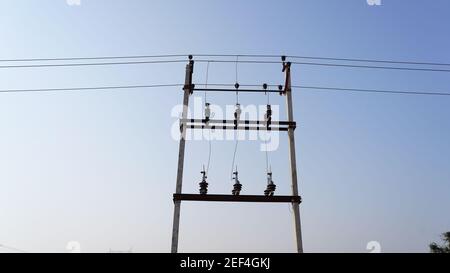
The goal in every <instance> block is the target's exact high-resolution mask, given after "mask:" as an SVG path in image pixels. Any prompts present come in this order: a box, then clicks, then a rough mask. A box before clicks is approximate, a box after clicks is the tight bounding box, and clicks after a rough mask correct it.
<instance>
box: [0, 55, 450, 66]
mask: <svg viewBox="0 0 450 273" xmlns="http://www.w3.org/2000/svg"><path fill="white" fill-rule="evenodd" d="M188 55H190V54H162V55H113V56H92V57H62V58H22V59H20V58H19V59H0V62H37V61H76V60H113V59H149V58H181V57H187V56H188ZM191 55H192V56H197V57H244V58H245V57H247V58H280V57H281V56H282V55H275V54H191ZM284 56H286V57H287V58H292V59H311V60H329V61H346V62H366V63H390V64H409V65H436V66H450V63H440V62H419V61H399V60H386V59H364V58H363V59H359V58H339V57H323V56H307V55H284Z"/></svg>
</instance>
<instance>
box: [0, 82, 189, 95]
mask: <svg viewBox="0 0 450 273" xmlns="http://www.w3.org/2000/svg"><path fill="white" fill-rule="evenodd" d="M182 86H184V84H149V85H120V86H119V85H118V86H97V87H70V88H39V89H3V90H0V93H22V92H61V91H89V90H114V89H138V88H157V87H182Z"/></svg>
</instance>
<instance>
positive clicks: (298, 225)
mask: <svg viewBox="0 0 450 273" xmlns="http://www.w3.org/2000/svg"><path fill="white" fill-rule="evenodd" d="M283 72H284V73H285V84H284V91H285V94H286V108H287V117H288V121H290V122H291V121H293V120H294V109H293V106H292V88H291V63H290V62H285V58H284V57H283ZM288 139H289V162H290V163H291V164H290V165H291V166H290V169H291V183H292V195H293V196H297V195H298V183H297V160H296V156H295V137H294V129H293V128H288ZM292 210H293V212H294V228H295V238H296V245H297V252H298V253H303V242H302V229H301V222H300V208H299V203H292Z"/></svg>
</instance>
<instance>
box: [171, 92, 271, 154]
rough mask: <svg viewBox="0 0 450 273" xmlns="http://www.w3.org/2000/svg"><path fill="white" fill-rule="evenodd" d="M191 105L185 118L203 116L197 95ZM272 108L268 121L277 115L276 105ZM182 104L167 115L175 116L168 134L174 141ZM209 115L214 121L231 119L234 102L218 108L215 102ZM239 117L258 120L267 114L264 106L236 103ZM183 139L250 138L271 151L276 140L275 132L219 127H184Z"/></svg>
mask: <svg viewBox="0 0 450 273" xmlns="http://www.w3.org/2000/svg"><path fill="white" fill-rule="evenodd" d="M191 105H192V108H191V107H188V109H187V118H188V119H193V118H202V119H203V118H204V105H205V104H204V102H203V100H202V98H200V97H194V99H193V103H192V104H191ZM270 107H271V110H272V115H271V116H272V120H273V121H277V120H279V118H280V106H279V105H270ZM183 108H184V106H183V105H181V104H179V105H176V106H174V107H173V108H172V111H171V116H172V117H174V118H176V120H175V121H174V123H173V124H172V128H171V135H172V138H173V139H174V140H177V141H178V140H179V139H180V137H181V134H180V118H181V116H182V112H183ZM209 108H210V118H211V119H215V120H224V119H227V120H234V119H235V117H234V114H235V111H236V105H226V106H225V107H222V106H220V105H216V104H210V105H209ZM240 110H241V113H240V117H239V119H240V120H241V121H243V120H259V121H264V119H265V115H266V113H267V105H255V104H248V105H240ZM185 139H186V140H188V141H189V140H219V141H235V140H239V141H241V140H251V141H260V142H261V144H260V150H261V151H264V152H265V151H268V152H272V151H275V150H277V149H278V147H279V142H280V135H279V131H275V130H273V131H265V130H222V129H219V128H217V129H188V130H187V131H186V137H185Z"/></svg>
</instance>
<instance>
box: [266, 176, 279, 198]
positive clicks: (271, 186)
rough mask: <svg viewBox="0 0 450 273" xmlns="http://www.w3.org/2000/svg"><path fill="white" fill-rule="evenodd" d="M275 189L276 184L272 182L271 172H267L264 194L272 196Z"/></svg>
mask: <svg viewBox="0 0 450 273" xmlns="http://www.w3.org/2000/svg"><path fill="white" fill-rule="evenodd" d="M276 189H277V186H276V185H275V183H273V180H272V173H271V172H269V173H267V188H266V190H265V191H264V195H265V196H273V194H274V193H275V190H276Z"/></svg>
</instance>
